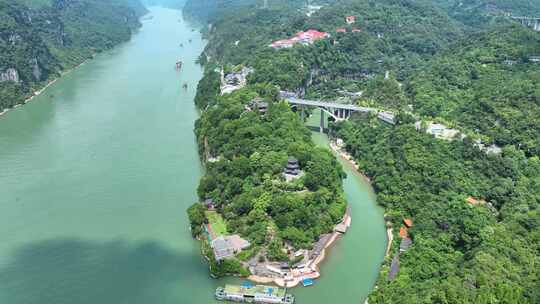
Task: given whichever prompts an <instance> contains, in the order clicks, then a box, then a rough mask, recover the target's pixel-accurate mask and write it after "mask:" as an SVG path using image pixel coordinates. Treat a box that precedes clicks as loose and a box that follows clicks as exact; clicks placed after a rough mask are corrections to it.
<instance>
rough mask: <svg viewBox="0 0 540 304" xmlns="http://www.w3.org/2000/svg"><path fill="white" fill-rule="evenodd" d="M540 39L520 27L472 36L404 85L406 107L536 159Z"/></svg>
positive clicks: (539, 121) (539, 131)
mask: <svg viewBox="0 0 540 304" xmlns="http://www.w3.org/2000/svg"><path fill="white" fill-rule="evenodd" d="M536 54H540V35H539V34H538V33H535V32H533V31H531V30H528V29H526V28H523V27H521V26H518V25H515V26H504V27H499V28H497V29H496V30H489V31H488V32H485V33H479V34H474V35H471V36H470V37H468V38H467V39H465V40H463V41H462V42H460V43H458V44H457V45H456V47H454V48H452V49H451V50H449V51H446V52H444V53H442V54H441V55H438V56H436V58H434V59H433V60H431V61H430V62H429V63H428V64H426V65H425V66H424V68H423V69H422V70H421V71H419V72H417V73H415V75H414V76H413V77H412V78H411V80H410V91H411V97H412V98H411V102H412V104H413V105H414V106H415V109H416V112H417V113H419V114H421V115H423V116H430V117H440V118H443V119H444V120H446V121H451V122H453V123H455V124H456V125H457V126H459V127H460V128H462V129H465V130H468V131H469V132H470V133H473V134H474V133H477V134H478V135H483V136H484V137H485V140H486V141H487V142H495V143H496V144H498V145H501V146H504V145H515V146H519V147H520V148H521V149H523V150H524V151H526V152H527V154H529V155H540V118H539V117H540V64H539V63H536V62H532V61H531V60H530V59H529V58H530V57H532V56H534V55H536Z"/></svg>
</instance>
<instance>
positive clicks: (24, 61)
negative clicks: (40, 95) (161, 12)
mask: <svg viewBox="0 0 540 304" xmlns="http://www.w3.org/2000/svg"><path fill="white" fill-rule="evenodd" d="M27 3H29V4H30V6H27V5H26V4H27ZM145 13H146V9H145V8H144V7H143V6H142V5H141V4H140V3H139V2H138V1H137V0H114V1H108V0H92V1H90V0H50V1H45V0H44V1H35V2H28V1H9V0H0V54H1V55H0V111H2V110H3V109H6V108H10V107H13V106H14V105H16V104H19V103H21V102H22V101H23V100H24V99H25V98H26V97H28V96H29V95H31V94H32V93H33V91H35V90H37V89H39V88H40V87H42V86H43V85H44V84H45V83H46V82H47V81H49V80H50V79H52V78H55V77H57V76H58V75H59V73H60V72H61V71H63V70H66V69H69V68H71V67H74V66H76V65H78V64H80V63H81V62H83V61H84V60H86V59H88V58H90V57H91V56H92V55H93V54H95V53H97V52H101V51H103V50H106V49H110V48H111V47H113V46H115V45H117V44H118V43H120V42H123V41H127V40H128V39H129V38H130V37H131V34H132V32H133V31H134V30H135V29H137V28H138V27H139V26H140V23H139V17H140V16H142V15H143V14H145Z"/></svg>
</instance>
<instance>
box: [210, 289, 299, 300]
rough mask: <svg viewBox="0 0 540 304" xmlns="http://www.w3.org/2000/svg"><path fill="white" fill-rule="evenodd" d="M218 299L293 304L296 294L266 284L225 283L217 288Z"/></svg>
mask: <svg viewBox="0 0 540 304" xmlns="http://www.w3.org/2000/svg"><path fill="white" fill-rule="evenodd" d="M216 299H217V300H220V301H233V302H243V303H272V304H293V303H294V296H293V295H291V294H287V290H286V289H285V288H280V287H273V286H265V285H255V286H252V285H247V284H244V285H242V286H240V285H225V287H218V288H217V289H216Z"/></svg>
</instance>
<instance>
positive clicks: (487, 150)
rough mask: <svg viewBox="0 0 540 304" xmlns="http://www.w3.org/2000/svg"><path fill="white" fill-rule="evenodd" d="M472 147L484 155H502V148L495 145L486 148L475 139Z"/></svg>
mask: <svg viewBox="0 0 540 304" xmlns="http://www.w3.org/2000/svg"><path fill="white" fill-rule="evenodd" d="M474 146H475V147H477V148H478V149H480V151H484V152H485V153H486V154H488V155H489V154H494V155H498V154H501V153H502V148H501V147H499V146H497V145H496V144H492V145H490V146H486V145H485V144H484V143H482V141H481V140H480V139H477V140H475V141H474Z"/></svg>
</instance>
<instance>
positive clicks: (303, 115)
mask: <svg viewBox="0 0 540 304" xmlns="http://www.w3.org/2000/svg"><path fill="white" fill-rule="evenodd" d="M305 118H306V112H305V109H304V106H302V105H301V106H300V119H302V122H304V119H305Z"/></svg>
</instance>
